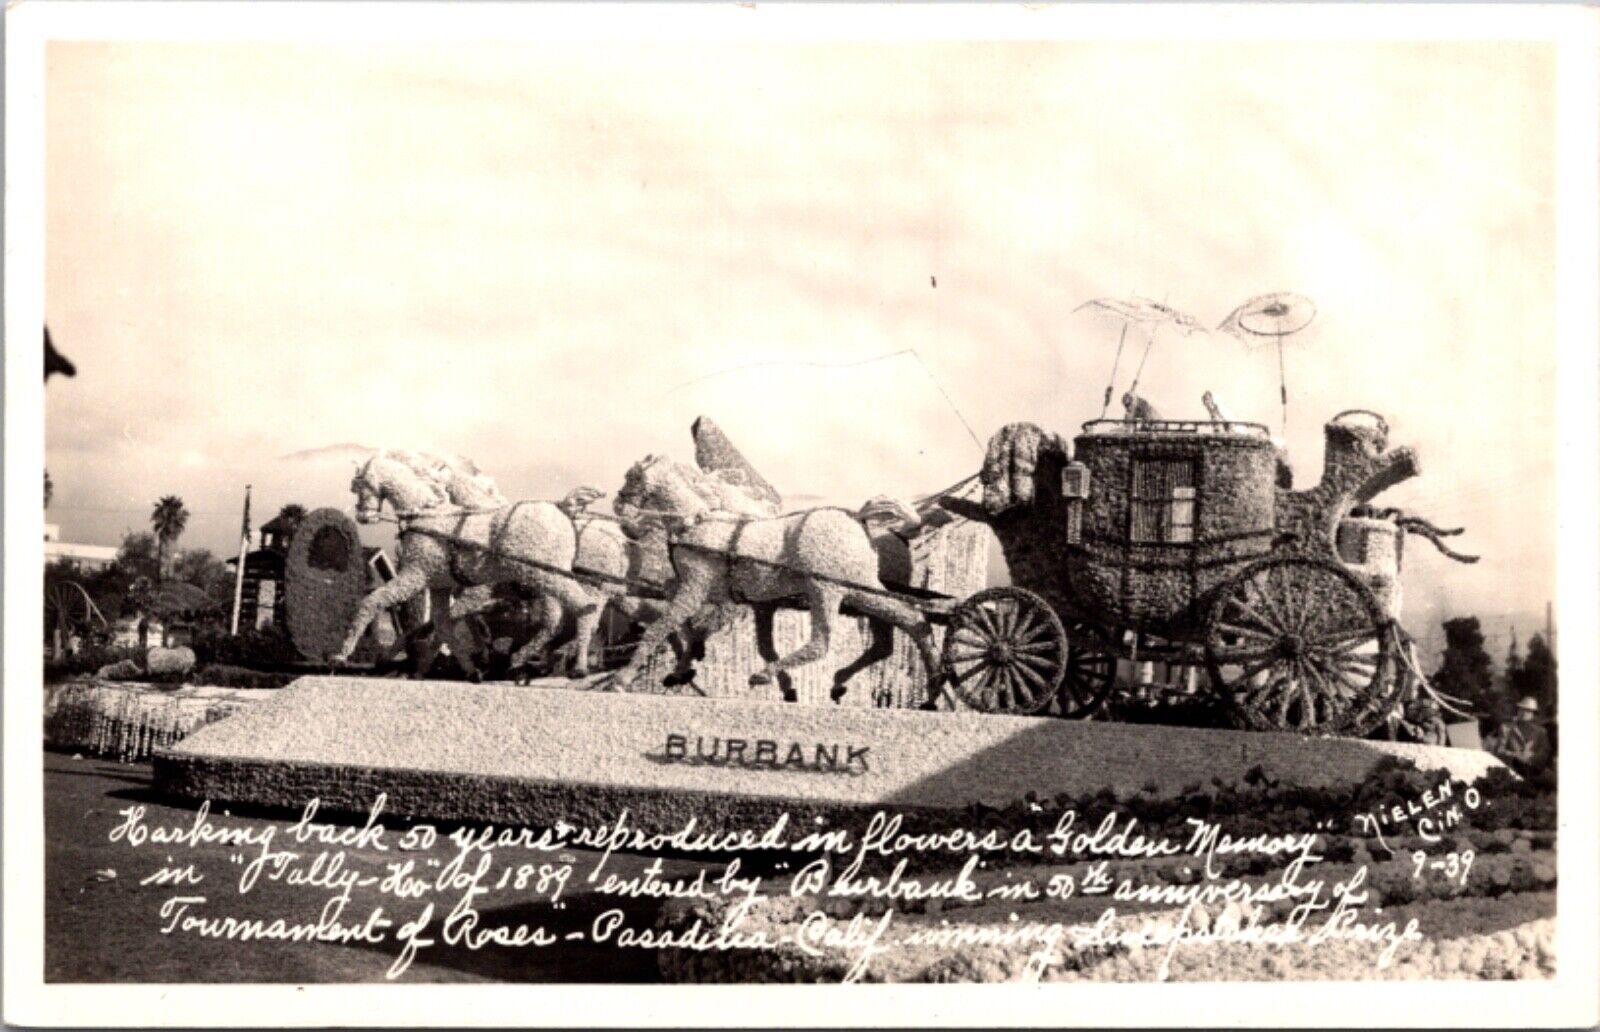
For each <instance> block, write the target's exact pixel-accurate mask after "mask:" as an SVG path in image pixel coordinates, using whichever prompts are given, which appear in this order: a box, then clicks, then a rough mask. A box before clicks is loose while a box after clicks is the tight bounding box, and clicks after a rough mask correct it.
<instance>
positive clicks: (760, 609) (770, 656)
mask: <svg viewBox="0 0 1600 1032" xmlns="http://www.w3.org/2000/svg"><path fill="white" fill-rule="evenodd" d="M751 616H752V618H753V620H754V623H755V632H756V655H758V656H760V657H761V658H762V659H764V660H766V661H767V662H768V663H776V662H777V661H778V630H777V620H778V607H777V606H775V605H773V604H772V603H770V602H768V603H763V604H759V605H754V606H751ZM778 694H779V695H780V696H781V697H782V698H783V701H784V702H799V701H800V696H799V695H797V694H796V693H795V690H794V678H792V677H790V676H789V675H788V674H787V673H784V672H783V671H779V673H778Z"/></svg>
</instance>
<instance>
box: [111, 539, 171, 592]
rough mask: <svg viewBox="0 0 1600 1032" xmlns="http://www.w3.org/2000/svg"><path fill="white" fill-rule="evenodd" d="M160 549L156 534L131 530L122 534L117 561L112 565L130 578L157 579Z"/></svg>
mask: <svg viewBox="0 0 1600 1032" xmlns="http://www.w3.org/2000/svg"><path fill="white" fill-rule="evenodd" d="M160 554H161V553H160V550H159V548H158V546H157V544H156V538H155V535H154V534H151V533H149V532H147V531H143V530H130V531H128V532H127V533H126V534H124V535H123V536H122V544H121V545H120V546H119V547H118V548H117V558H116V561H115V562H113V563H112V564H111V565H112V566H113V567H114V568H115V569H116V570H118V571H119V572H120V573H122V574H123V575H124V576H125V577H126V578H127V579H128V580H132V579H133V578H135V577H149V578H151V579H152V580H153V579H155V575H156V566H157V564H158V563H159V562H160Z"/></svg>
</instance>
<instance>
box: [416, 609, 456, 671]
mask: <svg viewBox="0 0 1600 1032" xmlns="http://www.w3.org/2000/svg"><path fill="white" fill-rule="evenodd" d="M428 611H429V612H430V613H432V614H433V619H432V620H430V621H429V622H430V623H431V624H432V625H433V626H432V627H431V628H430V629H429V631H428V635H427V637H425V638H424V639H423V640H422V645H421V652H420V653H419V655H418V656H417V665H416V669H415V670H413V671H412V672H411V676H412V677H417V678H422V677H427V676H428V672H429V671H430V670H432V669H433V661H434V659H436V658H437V657H438V655H439V640H440V637H441V636H442V635H443V634H444V633H445V629H446V628H447V627H449V626H450V589H449V588H429V589H428Z"/></svg>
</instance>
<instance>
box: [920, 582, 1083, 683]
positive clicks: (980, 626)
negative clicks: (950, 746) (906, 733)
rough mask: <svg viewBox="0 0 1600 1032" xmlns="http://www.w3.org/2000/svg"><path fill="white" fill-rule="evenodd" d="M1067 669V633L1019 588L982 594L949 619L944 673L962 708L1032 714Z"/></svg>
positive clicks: (1039, 600)
mask: <svg viewBox="0 0 1600 1032" xmlns="http://www.w3.org/2000/svg"><path fill="white" fill-rule="evenodd" d="M1066 666H1067V632H1066V630H1065V629H1064V628H1063V627H1062V626H1061V618H1060V617H1058V616H1056V614H1055V611H1054V610H1053V609H1051V608H1050V605H1049V603H1047V602H1046V601H1045V600H1044V599H1042V598H1040V597H1039V596H1038V595H1035V594H1034V593H1033V592H1031V591H1027V590H1024V589H1022V588H987V589H985V590H983V591H980V592H978V593H977V594H976V595H973V596H971V597H969V598H967V599H966V600H965V601H963V602H962V603H961V604H960V605H959V606H957V607H956V608H955V610H954V611H953V612H951V614H950V625H949V627H948V628H947V629H946V630H945V636H944V670H945V675H946V677H947V678H948V679H949V682H950V687H951V688H952V690H954V692H955V694H956V696H957V697H958V698H959V699H960V700H961V701H962V702H963V703H965V704H966V705H967V706H970V707H971V708H973V709H976V710H983V711H985V712H990V713H1037V712H1038V711H1039V710H1041V709H1043V708H1044V707H1045V705H1046V704H1048V703H1049V702H1050V700H1051V699H1052V698H1053V697H1054V696H1055V694H1056V689H1057V688H1058V687H1060V685H1061V678H1062V674H1063V673H1064V672H1065V670H1066Z"/></svg>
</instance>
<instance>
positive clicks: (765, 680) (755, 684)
mask: <svg viewBox="0 0 1600 1032" xmlns="http://www.w3.org/2000/svg"><path fill="white" fill-rule="evenodd" d="M771 683H772V677H771V676H770V675H768V674H761V673H756V674H751V675H750V687H752V688H765V687H766V686H767V685H769V684H771Z"/></svg>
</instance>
